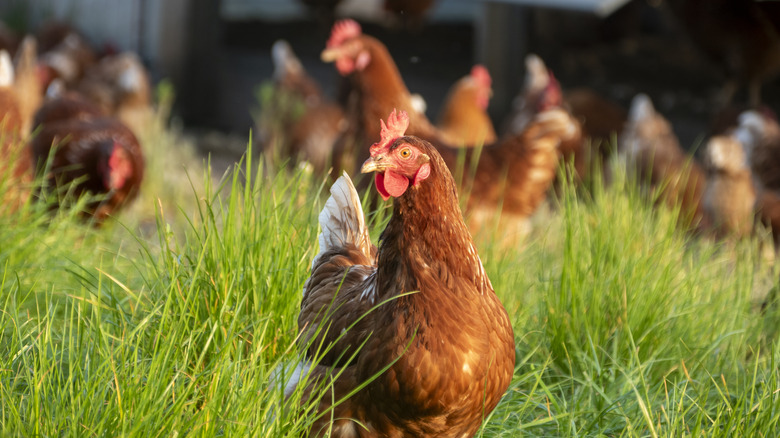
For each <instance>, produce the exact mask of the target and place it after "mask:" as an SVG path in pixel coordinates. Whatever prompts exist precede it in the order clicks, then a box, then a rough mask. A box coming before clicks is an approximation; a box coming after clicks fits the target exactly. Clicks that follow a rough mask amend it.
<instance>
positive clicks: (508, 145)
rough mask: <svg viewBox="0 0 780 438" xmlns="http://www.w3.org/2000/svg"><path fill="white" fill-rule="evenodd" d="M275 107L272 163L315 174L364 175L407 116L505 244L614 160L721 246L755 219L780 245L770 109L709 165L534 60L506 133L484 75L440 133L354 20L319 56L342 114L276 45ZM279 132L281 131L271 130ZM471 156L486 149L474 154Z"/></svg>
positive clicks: (732, 128) (717, 138) (449, 104)
mask: <svg viewBox="0 0 780 438" xmlns="http://www.w3.org/2000/svg"><path fill="white" fill-rule="evenodd" d="M273 60H274V64H275V73H274V86H275V92H274V96H273V98H272V99H270V101H269V102H267V104H266V106H265V112H264V117H261V119H260V123H259V131H260V134H261V139H262V140H264V141H265V144H266V147H267V148H268V150H269V151H273V152H272V154H274V155H277V156H279V155H281V156H282V157H287V158H293V160H295V159H300V160H305V161H306V162H308V163H309V164H310V165H311V166H312V167H313V169H314V170H315V171H317V172H319V173H326V172H328V171H329V170H330V169H331V167H332V169H333V173H332V174H333V175H339V174H340V173H341V171H342V170H346V171H347V172H348V173H350V174H355V173H356V170H357V166H358V165H359V164H361V163H362V162H363V161H364V160H365V159H366V158H368V150H367V149H366V148H365V145H367V144H371V143H373V142H375V141H376V140H377V139H378V138H379V129H378V128H379V125H377V120H380V119H382V118H383V117H386V116H387V114H389V113H390V112H391V111H392V110H394V109H399V110H403V111H406V112H407V113H408V114H409V117H410V120H411V122H410V125H409V134H411V135H415V136H418V137H420V138H423V139H426V140H428V141H430V142H431V143H432V144H434V145H435V146H436V148H437V150H438V151H439V153H440V154H441V155H442V157H443V158H444V161H445V162H446V163H447V165H448V166H449V167H450V170H451V171H452V172H453V174H456V175H459V176H460V178H459V183H460V184H461V187H460V189H461V192H462V193H468V194H469V195H470V196H469V197H468V200H467V202H466V212H467V221H468V224H469V226H470V228H471V230H478V229H481V228H482V227H483V226H484V225H485V224H486V223H493V222H490V221H494V220H496V219H497V218H500V219H499V222H498V223H499V226H500V227H502V231H503V232H505V234H507V235H510V234H512V233H513V232H517V233H521V234H522V233H525V232H526V231H527V230H528V225H527V224H528V218H529V217H530V216H531V215H532V214H533V213H534V211H535V210H536V209H537V208H538V207H539V205H540V204H541V203H542V202H543V201H544V199H545V197H546V196H547V194H548V193H549V191H550V187H551V186H552V185H553V183H554V180H555V179H556V175H557V171H558V168H559V166H560V163H561V162H571V163H572V164H573V168H574V171H575V173H576V178H577V179H579V180H587V179H588V178H589V171H590V170H591V169H592V168H593V164H594V162H595V161H598V162H599V163H600V164H601V165H602V166H601V167H604V168H605V170H608V169H606V167H608V166H603V164H604V163H605V161H604V160H606V159H607V158H608V156H609V155H610V154H611V153H612V150H613V149H614V147H612V145H613V144H614V139H615V138H617V143H618V144H617V152H618V154H619V157H620V158H621V159H622V160H623V161H624V162H626V164H627V166H628V168H629V170H631V171H632V172H633V171H635V172H636V175H637V178H638V181H639V182H640V183H647V185H649V187H650V188H652V190H654V191H658V192H659V197H660V198H661V199H664V200H666V202H667V203H668V204H669V205H670V206H672V207H674V206H677V205H680V207H681V218H682V219H684V220H681V223H683V224H684V225H685V226H686V227H692V228H693V229H694V230H696V231H700V232H701V231H703V232H706V233H712V234H715V235H718V236H723V235H726V234H734V235H737V236H744V235H746V234H748V233H750V232H751V230H752V229H753V225H754V222H753V218H754V217H758V218H760V219H761V221H762V222H763V223H765V224H766V225H767V226H770V227H771V228H772V230H773V231H774V233H775V234H774V235H775V239H780V222H779V221H780V217H778V212H780V184H779V183H778V179H779V178H780V176H778V175H780V128H778V123H777V120H776V118H775V117H774V114H773V113H772V112H771V110H768V109H767V108H765V107H755V109H752V110H746V111H743V112H741V113H740V112H735V111H733V110H726V111H724V112H723V114H722V115H721V116H720V117H719V122H718V124H719V126H718V127H716V128H714V129H715V132H714V133H713V135H712V136H711V138H710V139H709V141H708V142H707V144H706V146H705V147H704V150H703V154H702V157H703V160H702V162H701V164H700V163H699V162H698V160H697V158H696V157H694V156H693V155H690V154H687V153H686V152H685V151H684V150H683V149H682V148H681V147H680V144H679V142H678V141H677V139H676V137H675V135H674V132H673V131H672V128H671V125H670V124H669V122H668V121H667V120H665V119H664V118H663V116H662V115H660V114H659V113H657V112H656V111H655V109H654V108H653V105H652V103H651V102H650V100H649V99H648V98H647V97H646V96H644V95H639V96H637V97H636V98H635V99H634V101H633V102H632V105H631V108H630V109H629V111H626V110H625V109H623V108H622V107H620V106H619V105H618V104H616V103H614V102H612V101H609V100H607V99H605V98H602V97H600V96H598V95H597V94H595V93H593V92H592V91H590V90H587V89H575V90H568V91H566V92H565V93H564V92H563V91H562V89H561V86H560V84H559V83H558V81H557V80H556V79H555V77H554V76H553V75H552V73H551V72H550V71H548V69H547V68H546V66H545V64H544V62H543V61H542V60H541V59H540V58H539V57H537V56H535V55H529V56H528V57H527V59H526V71H527V73H526V74H527V76H526V78H525V85H524V88H523V90H522V91H521V93H520V95H518V96H517V98H516V99H515V104H514V110H513V113H512V114H510V115H508V116H507V118H506V120H505V122H504V123H503V124H502V126H501V130H500V131H499V133H500V135H497V133H496V129H495V128H494V127H493V125H492V123H491V120H490V118H489V117H488V115H487V113H486V109H487V106H488V100H489V98H490V95H491V88H490V83H491V81H490V75H489V73H488V72H487V70H486V69H485V68H484V67H482V66H479V65H477V66H475V67H474V68H473V69H472V71H471V74H470V75H468V76H466V77H464V78H463V79H461V80H459V81H458V82H457V83H456V84H454V85H453V86H452V88H451V90H450V92H449V95H448V97H447V99H446V102H445V104H444V105H443V109H442V111H441V115H440V117H439V120H438V123H437V124H435V125H434V124H433V123H432V122H430V121H429V120H428V119H427V118H426V116H425V115H424V112H423V111H424V109H421V108H420V105H418V104H417V102H416V101H415V98H414V96H413V95H411V94H410V93H409V91H408V89H407V88H406V85H405V84H404V81H403V79H402V77H401V75H400V73H399V71H398V68H397V67H396V64H395V62H394V61H393V58H392V57H391V55H390V53H389V52H388V50H387V48H386V47H385V46H384V44H382V43H381V42H380V41H378V40H377V39H375V38H373V37H371V36H369V35H365V34H363V33H362V31H361V28H360V26H359V24H358V23H356V22H354V21H351V20H344V21H340V22H338V23H336V24H335V26H334V28H333V32H332V35H331V37H330V39H329V40H328V42H327V47H326V49H325V50H324V51H323V52H322V60H323V61H326V62H334V63H335V66H336V68H337V70H338V71H339V73H341V75H342V76H344V81H343V85H342V91H341V92H340V94H341V96H342V98H341V99H340V102H338V103H337V102H333V101H330V100H328V98H327V97H325V96H324V95H323V93H322V92H321V89H320V87H319V85H318V84H316V83H315V82H314V80H313V79H312V78H310V77H309V76H307V74H306V72H305V70H304V68H303V66H302V64H301V63H300V61H299V60H298V59H297V58H296V57H295V55H294V54H293V51H292V49H291V48H290V47H289V45H288V44H287V43H286V42H284V41H279V42H277V43H276V44H275V45H274V47H273ZM271 121H273V122H271ZM473 146H481V147H479V148H474V147H473Z"/></svg>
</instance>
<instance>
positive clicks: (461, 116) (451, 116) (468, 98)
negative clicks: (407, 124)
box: [436, 65, 496, 146]
mask: <svg viewBox="0 0 780 438" xmlns="http://www.w3.org/2000/svg"><path fill="white" fill-rule="evenodd" d="M490 83H491V79H490V73H489V72H488V71H487V69H486V68H485V67H484V66H482V65H475V66H474V67H473V68H472V69H471V73H470V74H469V75H468V76H465V77H463V78H461V79H460V80H458V82H456V83H455V84H454V85H453V86H452V88H450V91H449V92H448V94H447V98H446V100H445V102H444V106H443V107H442V110H441V114H440V115H439V122H438V123H437V124H436V128H437V129H438V130H439V131H440V132H442V133H443V135H444V136H446V137H447V138H449V139H450V141H452V142H454V145H456V146H458V145H464V146H480V145H484V144H490V143H494V142H495V141H496V130H495V129H494V128H493V122H492V121H491V120H490V116H489V115H488V113H487V108H488V102H489V101H490V96H491V95H492V94H493V90H492V89H491V88H490Z"/></svg>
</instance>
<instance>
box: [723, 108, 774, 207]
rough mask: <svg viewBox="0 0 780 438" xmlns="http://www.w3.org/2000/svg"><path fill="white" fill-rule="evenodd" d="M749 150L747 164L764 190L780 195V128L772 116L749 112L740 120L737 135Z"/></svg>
mask: <svg viewBox="0 0 780 438" xmlns="http://www.w3.org/2000/svg"><path fill="white" fill-rule="evenodd" d="M734 135H735V136H736V137H737V138H739V140H740V141H741V142H742V145H743V146H744V147H745V153H746V155H747V160H748V162H749V163H750V168H751V171H752V172H753V175H754V183H755V185H756V187H757V188H758V189H759V190H760V191H763V190H769V191H772V192H776V193H780V125H778V123H777V120H775V119H774V118H772V117H770V116H769V115H768V114H765V113H762V112H758V111H747V112H744V113H742V114H741V115H740V116H739V125H738V127H737V129H736V132H735V134H734Z"/></svg>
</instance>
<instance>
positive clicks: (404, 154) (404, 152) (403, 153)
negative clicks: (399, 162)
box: [401, 148, 412, 158]
mask: <svg viewBox="0 0 780 438" xmlns="http://www.w3.org/2000/svg"><path fill="white" fill-rule="evenodd" d="M410 156H412V151H410V150H409V149H408V148H404V149H401V158H409V157H410Z"/></svg>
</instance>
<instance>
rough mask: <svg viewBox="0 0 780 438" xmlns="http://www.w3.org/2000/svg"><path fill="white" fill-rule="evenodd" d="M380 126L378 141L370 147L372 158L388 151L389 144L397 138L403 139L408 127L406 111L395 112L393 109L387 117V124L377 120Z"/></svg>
mask: <svg viewBox="0 0 780 438" xmlns="http://www.w3.org/2000/svg"><path fill="white" fill-rule="evenodd" d="M379 123H381V124H382V130H381V131H380V134H379V135H380V140H379V141H378V142H376V143H374V144H372V145H371V155H372V156H374V155H376V154H377V153H379V152H381V151H383V150H385V149H388V148H389V147H390V143H392V142H393V140H395V139H396V138H398V137H403V135H404V132H406V128H408V127H409V115H408V114H406V111H400V112H397V111H396V110H395V109H393V112H392V113H390V116H388V117H387V124H385V121H384V120H381V119H380V120H379Z"/></svg>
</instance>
